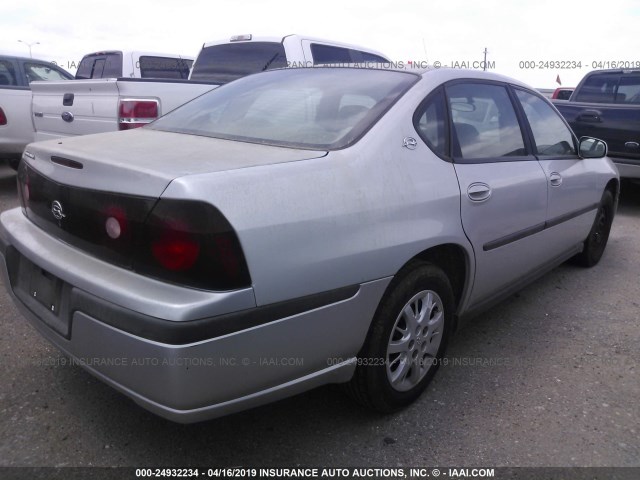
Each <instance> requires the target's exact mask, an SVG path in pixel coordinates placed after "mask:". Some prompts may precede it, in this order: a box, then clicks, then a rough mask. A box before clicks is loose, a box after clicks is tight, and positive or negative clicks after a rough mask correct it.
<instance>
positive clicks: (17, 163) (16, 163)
mask: <svg viewBox="0 0 640 480" xmlns="http://www.w3.org/2000/svg"><path fill="white" fill-rule="evenodd" d="M7 163H8V164H9V166H10V167H11V168H13V169H14V170H15V171H16V172H17V171H18V167H19V166H20V159H19V158H12V159H10V160H7Z"/></svg>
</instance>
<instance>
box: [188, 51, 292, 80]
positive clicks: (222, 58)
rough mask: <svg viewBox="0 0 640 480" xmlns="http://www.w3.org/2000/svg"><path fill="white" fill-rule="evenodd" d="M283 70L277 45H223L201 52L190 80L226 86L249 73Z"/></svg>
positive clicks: (283, 61) (282, 55)
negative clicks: (225, 84) (275, 69)
mask: <svg viewBox="0 0 640 480" xmlns="http://www.w3.org/2000/svg"><path fill="white" fill-rule="evenodd" d="M286 66H287V56H286V53H285V51H284V47H283V46H282V44H281V43H276V42H246V43H224V44H221V45H213V46H211V47H206V48H203V49H202V51H201V52H200V55H198V61H197V62H196V63H195V65H194V66H193V72H191V80H202V81H207V82H215V83H220V84H224V83H229V82H231V81H233V80H236V79H238V78H240V77H244V76H246V75H250V74H252V73H258V72H263V71H265V70H271V69H274V68H284V67H286Z"/></svg>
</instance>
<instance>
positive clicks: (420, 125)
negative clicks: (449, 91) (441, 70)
mask: <svg viewBox="0 0 640 480" xmlns="http://www.w3.org/2000/svg"><path fill="white" fill-rule="evenodd" d="M413 124H414V126H415V129H416V131H417V132H418V135H420V138H422V140H424V142H425V143H426V144H427V146H428V147H429V148H430V149H431V150H433V151H434V152H435V153H437V154H438V155H440V156H447V155H448V153H449V145H448V143H449V135H448V133H447V127H448V125H447V117H446V114H445V101H444V94H443V92H442V90H438V91H437V92H436V93H433V94H431V95H430V96H429V97H428V98H427V100H426V101H425V102H423V103H422V104H421V105H420V107H418V110H417V111H416V113H415V115H414V117H413Z"/></svg>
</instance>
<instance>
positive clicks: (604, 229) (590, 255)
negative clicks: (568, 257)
mask: <svg viewBox="0 0 640 480" xmlns="http://www.w3.org/2000/svg"><path fill="white" fill-rule="evenodd" d="M613 209H614V201H613V195H612V194H611V192H610V191H609V190H605V191H604V193H603V194H602V200H601V201H600V206H599V207H598V212H597V213H596V219H595V221H594V222H593V226H592V227H591V232H589V236H588V237H587V238H586V240H585V241H584V249H583V250H582V252H581V253H579V254H578V255H576V256H575V257H573V259H572V260H573V261H574V263H576V264H578V265H580V266H582V267H593V266H594V265H595V264H597V263H598V262H599V261H600V259H601V258H602V254H603V253H604V249H605V247H606V246H607V240H609V232H611V224H612V223H613V216H614V210H613Z"/></svg>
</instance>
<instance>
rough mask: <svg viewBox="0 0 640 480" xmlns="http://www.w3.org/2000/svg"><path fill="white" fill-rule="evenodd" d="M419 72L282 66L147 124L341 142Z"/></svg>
mask: <svg viewBox="0 0 640 480" xmlns="http://www.w3.org/2000/svg"><path fill="white" fill-rule="evenodd" d="M418 78H419V77H418V76H416V75H414V74H411V73H404V72H392V71H383V70H365V69H345V68H317V69H308V68H303V69H288V70H278V71H273V72H268V73H264V74H262V75H252V76H247V77H245V78H241V79H239V80H236V81H235V82H232V83H229V84H228V85H225V86H222V87H220V88H217V89H215V90H213V91H211V92H209V93H207V94H205V95H203V96H201V97H198V98H197V99H195V100H193V101H192V102H189V103H187V104H186V105H183V106H182V107H180V108H178V109H176V110H174V111H173V112H171V113H169V114H167V115H165V116H164V117H162V118H160V119H158V120H156V121H155V122H153V123H152V124H150V125H149V126H148V127H145V128H152V129H155V130H163V131H171V132H178V133H185V134H191V135H201V136H207V137H214V138H222V139H228V140H237V141H245V142H251V143H261V144H267V145H277V146H290V147H296V148H308V149H321V150H336V149H340V148H344V147H346V146H348V145H350V144H351V143H354V142H355V141H357V140H358V139H359V138H360V137H361V136H362V135H364V133H365V132H366V131H367V130H368V129H369V128H370V127H371V126H372V125H373V124H374V123H375V122H377V121H378V119H379V118H380V117H381V116H382V115H383V114H384V113H385V112H386V110H387V109H388V108H389V107H390V106H391V105H392V104H393V103H394V102H395V101H396V100H397V99H398V98H400V96H401V95H402V94H403V93H404V92H405V91H406V90H407V89H408V88H410V87H411V85H413V84H414V83H415V82H416V81H417V80H418Z"/></svg>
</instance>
